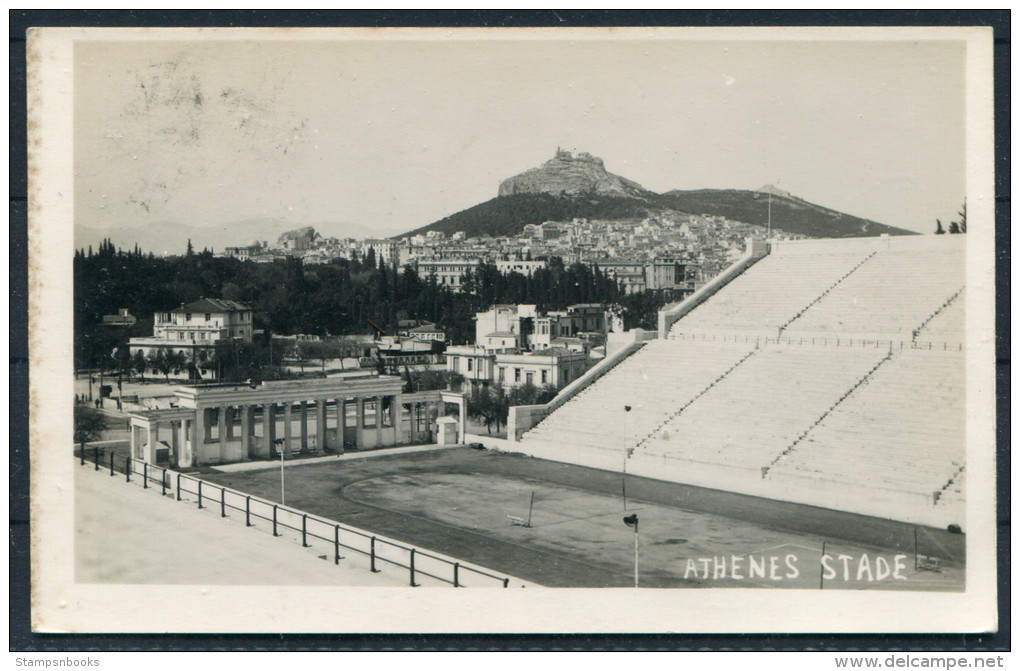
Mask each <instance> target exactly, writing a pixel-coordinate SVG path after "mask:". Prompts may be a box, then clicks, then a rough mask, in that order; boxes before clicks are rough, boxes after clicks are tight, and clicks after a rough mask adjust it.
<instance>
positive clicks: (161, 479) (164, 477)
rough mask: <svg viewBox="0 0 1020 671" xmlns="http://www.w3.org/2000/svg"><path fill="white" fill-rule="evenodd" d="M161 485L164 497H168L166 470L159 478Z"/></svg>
mask: <svg viewBox="0 0 1020 671" xmlns="http://www.w3.org/2000/svg"><path fill="white" fill-rule="evenodd" d="M159 484H160V486H162V487H163V496H166V469H165V468H164V469H163V473H162V474H161V475H160V476H159Z"/></svg>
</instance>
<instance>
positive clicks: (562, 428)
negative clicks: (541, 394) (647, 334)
mask: <svg viewBox="0 0 1020 671" xmlns="http://www.w3.org/2000/svg"><path fill="white" fill-rule="evenodd" d="M753 348H754V344H753V343H749V344H741V343H726V344H720V343H700V342H691V341H676V340H654V341H651V342H649V343H648V344H647V345H645V347H643V348H642V349H641V350H639V351H637V352H635V353H634V354H631V355H630V356H629V357H627V358H626V359H625V360H623V361H621V362H620V363H619V364H617V365H616V366H615V367H614V368H613V369H612V370H611V371H609V372H608V373H606V374H605V375H603V376H602V377H600V378H599V379H598V380H596V381H595V382H593V383H592V384H590V385H588V387H586V388H585V389H583V390H581V391H580V392H579V393H578V394H576V395H575V396H574V397H573V398H571V399H570V400H568V401H567V402H565V403H564V404H563V405H562V406H560V407H559V408H557V409H556V410H555V411H554V412H552V413H551V414H550V415H549V416H548V417H546V418H545V419H544V420H543V421H542V422H540V423H539V424H536V425H535V427H533V428H532V429H531V430H529V431H527V432H526V433H524V435H523V436H522V437H521V441H522V442H523V443H528V442H529V441H532V440H535V441H545V442H551V443H556V444H559V445H563V446H567V447H570V448H578V449H584V448H602V449H621V448H622V447H624V446H627V447H630V446H633V445H634V441H635V439H636V437H638V436H643V435H645V434H647V433H648V432H649V431H650V430H651V428H652V427H654V426H657V425H659V424H661V422H662V420H663V418H664V417H665V416H667V415H668V414H669V413H670V412H671V411H672V410H673V409H675V408H677V407H679V406H683V405H684V404H686V403H687V402H688V401H689V400H690V398H691V397H693V396H694V395H696V394H697V393H698V392H699V391H701V390H702V389H704V388H705V387H706V386H708V385H709V384H711V383H712V381H713V380H715V379H716V378H718V377H719V376H720V374H719V372H718V371H720V370H727V369H729V368H730V367H732V366H733V363H734V362H735V361H737V360H739V359H741V358H743V357H745V356H746V355H747V353H748V351H749V350H752V349H753ZM624 405H629V406H630V407H631V410H630V411H629V412H626V414H625V413H624Z"/></svg>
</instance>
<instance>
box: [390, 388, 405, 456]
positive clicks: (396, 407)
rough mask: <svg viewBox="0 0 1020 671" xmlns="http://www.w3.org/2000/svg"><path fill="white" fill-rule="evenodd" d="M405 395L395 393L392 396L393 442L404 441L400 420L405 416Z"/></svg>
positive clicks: (398, 443)
mask: <svg viewBox="0 0 1020 671" xmlns="http://www.w3.org/2000/svg"><path fill="white" fill-rule="evenodd" d="M403 403H404V395H403V394H394V395H393V396H391V397H390V424H392V425H393V444H394V445H400V444H401V443H403V442H404V438H403V434H402V433H401V427H400V423H401V422H400V420H401V418H402V417H403V416H404V404H403Z"/></svg>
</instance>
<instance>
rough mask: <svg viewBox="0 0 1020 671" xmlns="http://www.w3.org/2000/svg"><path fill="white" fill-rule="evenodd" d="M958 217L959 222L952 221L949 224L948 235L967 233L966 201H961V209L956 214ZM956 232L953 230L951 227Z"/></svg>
mask: <svg viewBox="0 0 1020 671" xmlns="http://www.w3.org/2000/svg"><path fill="white" fill-rule="evenodd" d="M956 214H957V216H958V217H960V219H959V221H954V222H951V223H950V224H949V232H950V233H966V232H967V201H963V207H962V208H961V209H960V211H959V212H957V213H956ZM954 226H955V227H956V230H955V231H954V230H953V227H954Z"/></svg>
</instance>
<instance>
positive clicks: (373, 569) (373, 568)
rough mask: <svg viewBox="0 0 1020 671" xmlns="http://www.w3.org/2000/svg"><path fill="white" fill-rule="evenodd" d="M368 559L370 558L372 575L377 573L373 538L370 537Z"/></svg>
mask: <svg viewBox="0 0 1020 671" xmlns="http://www.w3.org/2000/svg"><path fill="white" fill-rule="evenodd" d="M369 557H370V558H371V567H372V573H378V572H379V569H377V568H376V567H375V536H372V544H371V547H370V551H369Z"/></svg>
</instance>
